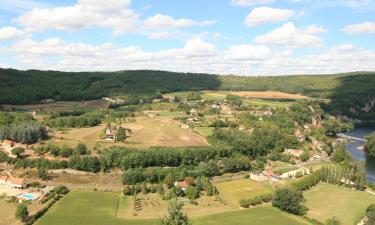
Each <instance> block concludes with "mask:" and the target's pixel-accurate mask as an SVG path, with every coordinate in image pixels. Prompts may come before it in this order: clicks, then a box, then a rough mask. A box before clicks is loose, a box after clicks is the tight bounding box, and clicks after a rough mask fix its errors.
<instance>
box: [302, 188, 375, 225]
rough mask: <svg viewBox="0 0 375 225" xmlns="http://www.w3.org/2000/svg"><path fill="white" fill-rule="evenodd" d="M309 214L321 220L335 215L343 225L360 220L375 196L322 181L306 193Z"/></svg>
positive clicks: (350, 224)
mask: <svg viewBox="0 0 375 225" xmlns="http://www.w3.org/2000/svg"><path fill="white" fill-rule="evenodd" d="M304 196H305V198H306V200H307V201H306V204H305V205H306V206H307V207H308V208H309V209H310V210H309V211H308V216H309V217H311V218H314V219H316V220H318V221H320V222H325V221H326V220H327V219H329V218H332V217H335V218H336V219H338V220H340V222H341V224H342V225H353V224H357V222H359V221H360V220H361V219H362V217H363V215H364V214H365V210H366V208H367V207H368V206H369V205H370V204H371V203H375V196H373V195H371V194H369V193H366V192H360V191H354V190H351V189H348V188H344V187H338V186H335V185H331V184H326V183H322V184H319V185H318V186H316V187H314V188H313V189H311V190H310V191H307V192H305V193H304Z"/></svg>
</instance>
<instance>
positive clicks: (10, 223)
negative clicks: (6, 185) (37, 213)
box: [0, 198, 22, 225]
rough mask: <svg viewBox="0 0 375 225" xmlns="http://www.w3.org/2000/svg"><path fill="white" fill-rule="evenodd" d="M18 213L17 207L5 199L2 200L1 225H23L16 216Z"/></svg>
mask: <svg viewBox="0 0 375 225" xmlns="http://www.w3.org/2000/svg"><path fill="white" fill-rule="evenodd" d="M15 213H16V205H15V204H11V203H7V202H6V200H5V198H1V199H0V218H1V219H0V225H21V224H22V223H21V222H20V221H18V220H17V219H16V218H15V217H14V214H15Z"/></svg>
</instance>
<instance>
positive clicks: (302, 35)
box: [254, 22, 325, 47]
mask: <svg viewBox="0 0 375 225" xmlns="http://www.w3.org/2000/svg"><path fill="white" fill-rule="evenodd" d="M324 31H325V29H324V28H323V27H320V26H317V25H313V26H309V27H307V28H306V29H300V28H297V27H296V26H295V25H294V24H293V23H291V22H289V23H286V24H284V25H282V26H281V27H279V28H277V29H275V30H272V31H270V32H268V33H266V34H264V35H260V36H257V37H255V38H254V41H255V42H256V43H259V44H275V45H285V46H290V47H297V46H306V47H319V46H321V45H322V40H321V38H320V37H318V36H316V35H315V34H317V33H321V32H324Z"/></svg>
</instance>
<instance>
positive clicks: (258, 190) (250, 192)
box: [215, 179, 277, 206]
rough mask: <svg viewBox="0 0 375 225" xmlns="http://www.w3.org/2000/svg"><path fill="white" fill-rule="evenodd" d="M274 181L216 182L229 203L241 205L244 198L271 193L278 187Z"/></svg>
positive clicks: (243, 180)
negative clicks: (240, 202)
mask: <svg viewBox="0 0 375 225" xmlns="http://www.w3.org/2000/svg"><path fill="white" fill-rule="evenodd" d="M276 185H277V183H274V182H268V181H264V182H256V181H252V180H250V179H241V180H232V181H225V182H220V183H217V184H215V186H216V187H217V188H218V189H219V193H220V195H221V196H222V198H224V200H225V201H226V202H228V204H231V205H234V206H239V201H240V200H241V199H242V198H252V197H255V196H258V195H261V194H267V193H271V192H272V191H273V190H274V188H275V187H276Z"/></svg>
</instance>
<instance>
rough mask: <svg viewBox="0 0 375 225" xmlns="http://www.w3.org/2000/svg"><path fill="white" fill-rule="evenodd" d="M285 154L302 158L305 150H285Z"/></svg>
mask: <svg viewBox="0 0 375 225" xmlns="http://www.w3.org/2000/svg"><path fill="white" fill-rule="evenodd" d="M284 153H285V154H289V155H293V156H295V157H300V156H301V155H302V153H303V150H301V149H288V148H287V149H285V150H284Z"/></svg>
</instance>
